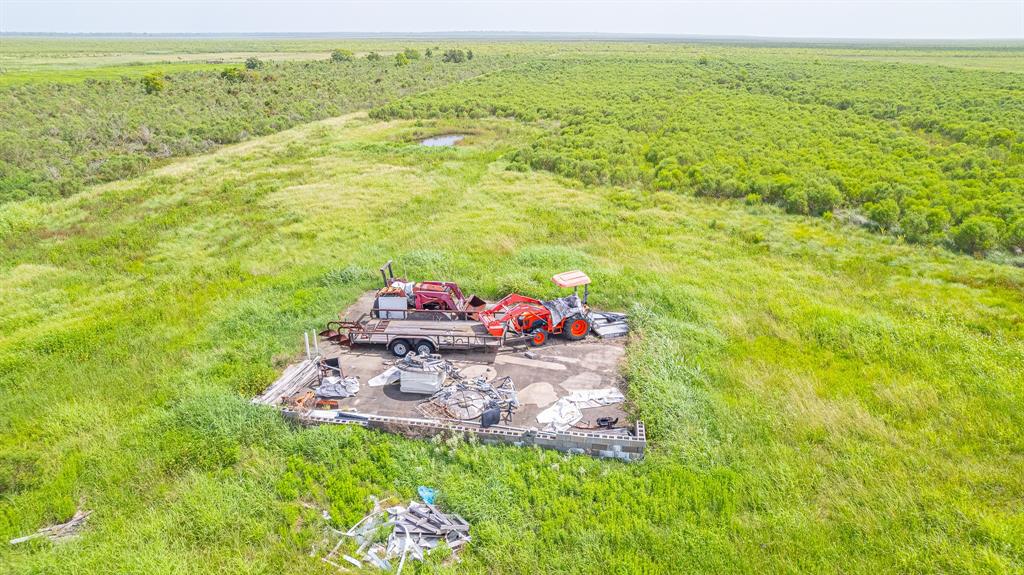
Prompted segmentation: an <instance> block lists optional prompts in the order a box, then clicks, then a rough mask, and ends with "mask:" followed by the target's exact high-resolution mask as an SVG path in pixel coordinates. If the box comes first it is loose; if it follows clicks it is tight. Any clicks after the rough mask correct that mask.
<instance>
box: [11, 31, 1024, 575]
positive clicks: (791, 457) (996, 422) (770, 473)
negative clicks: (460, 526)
mask: <svg viewBox="0 0 1024 575" xmlns="http://www.w3.org/2000/svg"><path fill="white" fill-rule="evenodd" d="M524 46H525V47H524ZM505 48H506V45H504V44H495V45H494V46H493V47H492V48H490V49H491V50H492V51H493V52H492V53H490V54H489V53H488V52H487V51H486V50H484V49H481V51H480V53H481V54H482V55H483V56H481V60H486V58H490V57H494V58H499V57H502V58H503V57H505V56H503V54H504V51H505ZM612 48H614V47H609V46H607V45H596V44H595V45H582V44H567V45H564V46H552V45H547V44H545V45H540V44H538V45H517V47H516V48H510V49H508V51H509V52H510V53H511V56H509V58H510V59H513V60H514V59H517V58H521V57H522V56H521V53H522V52H523V51H526V50H531V49H536V50H537V54H547V56H545V57H546V58H549V60H550V62H548V63H546V64H544V66H539V65H538V64H537V63H527V64H526V66H527V71H530V70H535V71H536V70H539V71H542V72H543V71H545V70H549V68H547V67H545V66H549V67H555V68H556V69H557V61H558V60H570V61H572V60H575V59H578V58H580V57H581V53H587V51H590V52H589V53H591V54H592V56H591V57H593V58H598V57H599V56H598V54H600V53H604V52H606V51H607V50H612ZM189 49H191V50H192V52H200V51H201V50H200V49H199V48H195V47H190V46H182V47H181V50H183V51H184V50H189ZM231 49H232V50H235V51H239V50H240V49H239V48H238V47H232V48H231ZM302 49H304V50H308V49H309V47H308V46H303V47H302ZM382 49H383V48H382ZM617 49H618V50H620V53H619V55H618V56H615V57H616V58H622V57H623V56H622V54H629V53H648V52H649V53H650V54H651V55H650V56H649V57H650V58H656V57H658V56H657V53H658V52H661V51H664V52H671V51H672V50H675V52H674V53H675V54H676V56H675V58H676V59H677V60H678V59H681V58H683V56H680V55H679V54H686V56H685V58H689V59H691V60H695V61H696V60H698V59H699V58H700V56H701V54H702V51H703V52H706V50H707V48H705V47H696V48H692V47H685V46H684V47H679V46H676V47H671V46H670V47H664V46H655V47H653V48H650V49H645V48H644V47H643V46H636V45H620V46H619V47H618V48H617ZM474 50H476V48H475V47H474ZM546 50H550V51H549V52H545V51H546ZM265 51H270V49H269V48H265ZM740 53H754V54H759V53H760V52H758V50H757V49H755V48H749V47H745V48H737V49H736V52H735V54H740ZM762 57H767V56H762ZM835 57H836V58H837V59H838V58H839V56H838V55H836V56H835ZM789 58H793V59H797V60H800V59H802V58H803V56H802V55H800V54H798V53H795V52H794V53H791V55H790V56H789ZM281 65H283V64H281ZM517 65H518V64H517ZM602 65H604V64H601V63H598V64H590V66H598V67H600V66H602ZM662 65H663V64H662ZM864 65H866V66H875V64H864ZM529 66H533V68H529ZM538 66H539V67H538ZM765 66H766V68H765V69H764V70H759V72H760V73H763V74H768V73H770V72H771V67H770V66H768V65H767V64H766V65H765ZM914 67H915V68H917V66H914ZM576 68H577V70H581V69H582V70H586V69H587V67H586V66H576ZM870 69H871V70H873V69H874V68H870ZM943 69H944V70H946V69H947V68H943ZM517 73H518V72H517ZM964 73H966V74H988V73H989V72H977V71H975V72H964ZM505 74H507V72H500V71H497V70H495V71H492V72H491V73H490V74H489V75H487V76H485V77H484V78H482V79H479V80H470V81H468V82H462V83H460V82H459V81H460V80H462V78H457V77H451V78H445V79H443V81H442V80H438V82H439V84H438V85H437V86H436V87H434V88H433V89H432V91H431V92H428V94H427V95H425V96H424V95H421V96H412V97H409V98H407V99H405V100H403V101H401V102H400V103H398V104H395V105H393V106H391V105H389V106H385V107H381V108H379V109H378V110H377V111H376V112H375V113H374V114H373V115H374V116H375V117H370V115H368V114H367V113H366V112H356V113H351V114H348V115H345V116H340V117H337V118H332V119H328V120H324V121H319V122H313V123H308V124H304V125H301V126H298V127H292V128H288V129H284V127H282V128H281V129H282V131H280V132H278V133H276V134H272V135H267V136H263V137H258V138H256V137H254V138H251V139H249V140H247V141H244V142H241V143H237V144H232V145H226V146H223V147H220V148H219V149H216V150H214V151H212V152H206V153H202V154H200V155H196V156H195V157H192V158H178V159H168V160H165V161H164V162H163V163H162V164H161V165H159V166H158V167H156V168H155V169H149V170H146V171H144V172H142V173H141V174H139V175H136V176H133V177H130V178H124V179H120V180H118V181H113V182H109V183H105V184H101V185H90V186H86V187H84V188H83V189H82V190H81V191H80V192H78V193H76V194H74V195H71V196H70V197H66V198H45V197H28V198H25V199H19V200H15V201H9V202H7V203H4V204H2V205H0V430H2V432H0V540H4V539H5V538H7V539H9V538H12V537H15V536H18V535H23V534H26V533H29V532H31V531H33V530H35V529H36V528H38V527H40V526H42V525H45V524H48V523H51V522H56V521H62V520H65V519H67V518H68V517H70V516H71V514H72V513H73V512H74V511H75V509H76V507H82V508H85V509H92V510H95V512H94V514H93V516H92V517H91V518H90V521H89V523H88V527H87V528H86V529H85V530H84V531H83V533H82V536H81V537H80V538H78V539H75V540H72V541H68V542H65V543H61V544H51V543H48V542H46V541H34V542H31V543H26V544H22V545H18V546H7V545H0V572H4V573H76V574H77V573H111V572H115V573H210V572H229V573H271V572H272V573H331V572H333V571H332V570H331V569H330V568H329V566H327V565H325V564H323V563H321V562H320V561H319V560H318V559H317V558H316V557H310V552H311V549H312V550H319V551H320V552H323V551H325V549H324V547H325V545H327V543H328V542H327V541H326V540H325V539H324V526H325V520H324V519H323V518H322V516H321V514H320V511H319V509H327V510H329V511H330V514H331V516H332V518H333V519H332V521H333V523H334V525H335V526H339V527H347V526H348V525H350V524H351V523H352V522H354V521H355V520H357V519H358V518H359V517H361V516H362V515H363V514H364V513H365V512H366V511H367V510H368V509H369V508H370V503H369V501H368V500H367V496H369V495H376V496H383V495H395V496H399V497H403V498H411V497H414V494H415V489H416V486H418V485H423V484H426V485H432V486H435V487H437V488H438V489H439V490H440V493H441V495H440V499H441V503H442V504H443V505H444V506H445V507H446V508H447V509H451V510H453V511H455V512H457V513H459V514H461V515H463V516H464V517H466V518H467V519H468V520H469V521H470V522H471V523H472V524H473V543H472V545H471V546H470V547H469V549H468V550H467V552H466V553H464V554H463V555H462V561H461V563H458V564H455V565H444V564H441V562H440V561H437V562H433V563H430V564H426V565H415V566H407V568H410V571H409V572H418V573H522V574H534V573H572V574H584V573H595V572H602V571H604V572H609V573H634V572H635V573H666V574H668V573H705V572H749V573H764V572H793V573H795V572H799V573H836V572H842V573H872V574H875V573H890V572H929V573H1014V572H1020V571H1022V570H1024V509H1022V505H1024V412H1022V410H1021V409H1020V407H1021V405H1024V389H1022V388H1021V386H1020V382H1021V381H1022V380H1024V270H1022V269H1020V268H1017V267H1014V266H1010V265H1002V264H999V263H994V262H992V261H988V260H984V259H976V258H971V257H968V256H963V255H958V254H956V253H953V252H951V251H949V250H947V249H944V248H942V247H939V246H936V245H927V244H908V243H906V242H904V241H903V240H901V239H900V238H899V237H897V236H896V235H894V234H878V233H874V232H872V231H869V230H867V229H864V228H860V227H856V226H852V225H849V224H844V223H842V222H841V221H840V220H839V219H838V218H821V217H811V216H804V215H793V214H787V213H785V212H784V210H783V209H781V208H780V207H777V206H775V205H771V204H770V203H765V202H749V203H747V202H741V201H736V200H729V199H720V198H716V197H695V196H694V195H692V193H691V192H690V191H689V190H687V189H681V188H669V189H662V188H659V187H657V186H649V185H646V184H645V183H643V181H640V182H639V183H636V182H631V181H628V180H624V181H619V182H602V181H594V182H590V183H589V184H586V183H583V182H581V181H580V179H579V178H577V177H575V175H574V174H563V173H560V172H559V170H557V169H546V168H545V167H543V166H541V167H533V166H531V165H529V164H528V163H527V162H526V161H524V158H523V156H522V150H528V149H546V148H548V147H550V146H551V145H552V144H553V143H559V142H561V141H564V137H563V136H561V135H560V132H558V131H556V130H558V129H560V128H561V127H565V126H567V125H570V124H569V123H568V122H566V120H565V118H564V117H561V116H556V115H550V116H547V117H541V116H539V115H538V117H519V118H514V117H499V116H501V114H490V113H487V114H480V115H478V117H465V116H466V115H461V117H460V115H459V114H451V115H445V114H439V116H440V117H436V118H433V117H415V114H409V115H410V117H409V118H399V117H397V116H398V115H400V114H396V117H390V116H391V114H390V113H388V111H389V110H410V111H413V110H417V106H421V105H423V102H424V101H425V98H430V97H433V98H434V100H433V101H434V102H436V103H438V104H439V105H441V104H444V105H447V103H448V102H451V101H453V99H455V98H456V97H457V96H458V95H460V94H465V93H471V94H479V93H480V91H481V90H484V89H491V88H490V87H489V86H491V85H490V84H489V82H495V81H497V82H504V81H506V78H507V76H505ZM1006 76H1009V75H1008V74H1007V75H1006ZM757 77H758V78H760V77H761V76H757ZM1000 78H1004V76H1000ZM612 79H614V78H608V80H609V82H610V81H611V80H612ZM1005 81H1006V82H1013V80H1005ZM808 85H813V84H806V83H805V84H800V86H808ZM609 86H613V85H612V84H609ZM588 89H594V88H593V87H592V86H591V87H590V88H588ZM645 90H647V91H649V90H650V88H649V87H648V88H645ZM645 90H638V91H637V94H639V95H640V96H643V95H644V93H645ZM506 93H507V95H508V97H509V98H510V99H514V98H515V97H516V96H517V93H516V92H513V91H511V90H506ZM399 95H400V94H396V95H392V96H389V98H388V100H390V99H391V98H395V97H398V96H399ZM498 95H499V96H501V95H502V94H501V93H499V94H498ZM474 97H475V98H476V100H475V101H476V102H484V101H485V100H484V98H483V96H474ZM606 97H607V98H608V100H609V101H617V100H616V98H619V94H618V91H617V90H615V89H613V87H612V88H608V90H607V91H606ZM737 97H738V98H740V97H739V96H737ZM747 97H749V98H758V97H764V96H763V95H762V96H758V95H756V94H753V95H750V96H744V97H742V98H740V99H743V98H747ZM538 98H539V99H540V100H543V101H546V100H544V99H550V98H551V96H550V94H548V93H546V92H542V91H540V90H538ZM980 99H981V100H985V98H984V97H982V98H980ZM467 102H468V103H472V102H469V101H468V100H467ZM587 102H588V100H587V99H586V98H579V99H578V103H579V104H580V105H581V106H584V105H587ZM979 105H981V106H984V105H986V102H982V104H979ZM825 108H826V107H824V106H821V105H820V104H804V105H796V104H794V105H793V106H792V109H791V110H790V113H793V114H797V113H800V114H806V113H807V111H808V110H809V109H811V110H819V111H821V113H822V114H838V112H826V111H825ZM550 109H551V110H555V109H556V108H554V107H551V108H550ZM622 109H623V108H621V107H620V108H618V111H619V113H621V112H622ZM644 110H648V108H644ZM612 111H614V110H611V109H610V110H609V112H612ZM852 113H855V111H851V114H852ZM1000 113H1004V114H1010V113H1011V112H1008V111H1007V110H1001V111H1000ZM424 116H425V114H424ZM581 117H589V116H588V115H587V114H581ZM610 117H612V118H613V119H614V120H615V121H616V122H618V121H619V118H618V117H614V116H610ZM656 117H657V116H656V115H654V116H651V118H656ZM636 118H639V119H646V120H647V121H651V118H645V116H643V115H642V114H637V115H636ZM748 118H749V120H750V122H753V124H752V128H751V129H752V130H753V129H754V128H756V127H757V126H758V124H757V122H761V121H765V120H763V117H762V116H760V115H758V114H756V113H753V112H751V113H750V115H749V116H748ZM799 118H800V119H801V122H804V121H814V118H813V117H810V116H808V115H803V116H799ZM829 118H845V116H829ZM984 120H985V118H982V119H980V120H978V122H979V125H984ZM1018 120H1019V118H1018ZM845 121H848V122H850V123H851V124H850V125H852V126H859V125H861V124H862V123H864V122H869V121H876V120H865V119H863V118H862V117H861V116H859V115H858V116H856V117H854V118H852V119H849V120H845ZM888 125H889V128H887V129H891V130H895V131H900V130H906V128H905V127H902V126H901V125H900V124H899V122H898V121H894V122H891V123H889V124H888ZM1015 125H1016V124H1015ZM450 132H460V133H468V134H471V135H470V137H468V138H467V139H466V140H464V141H463V143H462V145H460V146H458V147H455V148H450V149H439V148H425V147H422V146H419V145H417V141H418V139H420V138H422V137H425V136H429V135H434V134H441V133H450ZM708 145H709V146H712V147H719V146H722V147H721V149H731V148H727V147H725V146H724V144H720V143H718V142H717V141H714V140H709V142H708ZM594 149H598V150H599V149H601V148H600V147H599V146H596V145H595V146H594ZM730 153H732V152H730ZM891 153H892V154H894V153H896V152H891ZM730 157H731V156H730ZM838 157H840V158H842V157H844V156H843V155H842V154H840V155H839V156H838ZM882 157H883V159H884V158H888V156H885V155H883V156H882ZM908 157H909V158H911V159H910V160H908V162H909V161H911V160H912V157H911V156H908ZM725 158H726V156H723V160H722V164H723V165H727V164H729V163H731V162H732V161H733V160H731V159H725ZM386 259H395V260H396V261H397V262H399V263H400V265H401V267H402V269H403V272H405V273H407V274H408V275H409V276H410V277H428V276H429V277H443V278H450V279H452V280H455V281H458V282H459V283H460V284H462V285H463V286H464V287H465V288H466V289H468V290H470V291H471V292H476V293H478V294H481V295H484V296H487V297H495V296H501V295H504V294H505V293H508V292H509V291H513V290H514V291H521V292H526V293H533V294H538V295H541V296H550V295H554V294H555V291H554V288H553V287H552V286H551V285H550V282H549V277H550V276H551V275H552V274H553V273H555V272H558V271H563V270H565V269H573V268H581V269H584V270H586V271H587V272H588V273H589V274H590V275H591V277H592V278H594V281H595V284H594V286H593V287H594V289H593V290H592V292H591V297H592V302H593V304H594V305H595V306H597V307H600V308H606V309H621V310H625V311H628V312H630V313H631V314H632V317H633V318H634V320H635V331H634V334H633V337H632V339H631V341H630V343H629V346H628V353H627V363H626V366H625V368H624V370H625V375H626V378H627V382H628V388H629V389H628V393H629V397H630V402H629V406H628V407H629V410H630V412H631V413H632V414H633V416H634V417H637V418H642V419H643V420H644V421H645V422H646V423H647V428H648V434H649V437H650V440H651V447H650V450H649V453H648V456H647V458H646V459H645V460H644V461H642V462H640V463H636V464H622V463H617V462H609V461H601V460H595V459H591V458H587V457H573V456H564V455H561V454H558V453H554V452H543V451H537V450H529V449H516V448H497V447H482V446H479V445H474V444H470V443H466V442H453V441H434V442H420V441H413V440H406V439H402V438H399V437H394V436H388V435H383V434H377V433H373V432H366V431H363V430H359V429H327V428H315V429H298V428H292V427H289V426H288V425H287V424H286V423H285V422H284V421H283V420H282V419H281V418H279V417H278V416H277V415H276V414H275V413H273V412H272V411H270V410H267V409H262V408H257V407H254V406H252V405H250V404H249V402H248V398H249V397H251V396H252V395H253V394H254V393H255V392H256V391H257V390H260V389H261V388H262V387H263V386H264V385H266V384H267V383H268V382H270V381H272V380H273V379H274V378H275V377H276V374H277V373H279V371H280V370H281V369H282V368H283V366H284V365H286V364H287V363H288V362H289V361H291V360H292V359H293V358H295V357H296V356H297V354H298V353H299V350H300V347H301V332H302V331H303V330H309V329H311V328H316V327H318V326H320V325H322V324H323V323H324V322H325V321H326V320H328V319H331V318H333V317H334V314H335V312H336V311H337V310H339V309H343V308H345V307H346V306H347V305H348V304H349V303H351V302H352V301H353V300H354V299H355V298H356V297H357V296H358V295H359V294H360V293H362V292H363V291H365V290H367V289H371V288H372V287H374V286H375V285H376V282H377V278H376V277H375V275H374V271H375V269H376V267H377V266H379V265H380V263H381V262H382V261H383V260H386ZM413 568H414V569H413Z"/></svg>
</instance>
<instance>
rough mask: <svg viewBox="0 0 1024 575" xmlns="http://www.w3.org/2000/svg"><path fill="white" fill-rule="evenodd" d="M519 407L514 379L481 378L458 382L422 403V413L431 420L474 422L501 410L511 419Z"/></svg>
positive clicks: (459, 380) (420, 408) (420, 409)
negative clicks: (489, 413)
mask: <svg viewBox="0 0 1024 575" xmlns="http://www.w3.org/2000/svg"><path fill="white" fill-rule="evenodd" d="M456 377H458V376H457V375H456ZM518 407H519V398H518V396H517V394H516V386H515V384H514V383H513V382H512V378H511V377H503V378H501V379H498V380H495V381H487V380H486V379H485V378H484V377H482V376H481V377H478V378H476V379H457V380H456V381H455V382H454V383H453V384H451V385H448V386H445V387H443V388H441V389H440V390H439V391H438V392H437V393H435V394H434V395H433V396H431V398H430V399H428V400H427V401H425V402H423V403H421V404H420V405H419V406H418V410H419V412H420V413H422V414H423V415H426V416H427V417H434V418H438V419H458V420H460V421H470V420H473V419H476V418H478V417H480V416H481V415H483V413H484V412H485V411H487V410H489V409H499V410H500V411H501V413H502V414H504V415H505V416H506V417H505V418H506V419H508V418H509V417H510V416H511V414H512V413H513V412H514V411H515V410H516V409H517V408H518Z"/></svg>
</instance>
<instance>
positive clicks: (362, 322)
mask: <svg viewBox="0 0 1024 575" xmlns="http://www.w3.org/2000/svg"><path fill="white" fill-rule="evenodd" d="M326 334H331V335H328V336H327V337H329V338H331V339H335V340H336V341H337V342H338V343H340V344H342V345H355V344H373V345H384V346H386V347H387V348H388V349H389V350H391V353H393V354H395V355H396V356H398V357H405V355H406V354H408V353H409V352H410V351H415V352H416V353H418V354H420V355H429V354H432V353H435V352H437V351H438V350H441V349H479V348H491V349H497V348H499V347H501V345H502V343H504V338H503V337H501V336H494V335H491V334H490V333H488V332H487V328H486V327H484V325H483V324H481V323H480V322H479V321H466V320H450V321H436V320H433V321H430V320H415V319H402V320H391V319H380V318H374V317H370V316H369V315H365V314H364V315H363V316H362V317H360V318H359V319H357V320H356V321H332V322H330V323H329V324H327V331H325V332H323V334H322V335H326Z"/></svg>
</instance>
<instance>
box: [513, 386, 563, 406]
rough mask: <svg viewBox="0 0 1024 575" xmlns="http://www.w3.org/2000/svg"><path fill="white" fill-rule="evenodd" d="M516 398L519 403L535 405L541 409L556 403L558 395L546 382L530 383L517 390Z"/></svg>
mask: <svg viewBox="0 0 1024 575" xmlns="http://www.w3.org/2000/svg"><path fill="white" fill-rule="evenodd" d="M518 396H519V403H522V404H529V405H536V406H537V407H541V408H543V407H547V406H549V405H551V404H552V403H554V402H556V401H558V393H556V392H555V387H554V386H553V385H551V384H550V383H548V382H546V381H538V382H536V383H531V384H530V385H528V386H526V387H525V388H523V389H521V390H519V392H518Z"/></svg>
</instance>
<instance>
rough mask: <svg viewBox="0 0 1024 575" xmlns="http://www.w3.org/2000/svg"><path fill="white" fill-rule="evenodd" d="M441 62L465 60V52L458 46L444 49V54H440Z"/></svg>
mask: <svg viewBox="0 0 1024 575" xmlns="http://www.w3.org/2000/svg"><path fill="white" fill-rule="evenodd" d="M441 61H442V62H451V63H453V64H461V63H462V62H465V61H466V53H465V52H463V51H462V50H460V49H458V48H452V49H450V50H445V51H444V55H442V56H441Z"/></svg>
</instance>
